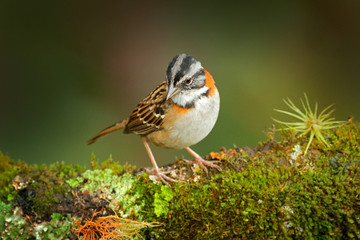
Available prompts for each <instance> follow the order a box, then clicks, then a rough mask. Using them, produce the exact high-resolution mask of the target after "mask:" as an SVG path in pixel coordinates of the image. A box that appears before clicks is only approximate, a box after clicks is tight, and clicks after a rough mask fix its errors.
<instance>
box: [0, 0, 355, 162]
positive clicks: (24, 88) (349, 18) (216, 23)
mask: <svg viewBox="0 0 360 240" xmlns="http://www.w3.org/2000/svg"><path fill="white" fill-rule="evenodd" d="M234 2H235V1H234ZM359 12H360V2H359V1H265V0H263V1H247V2H245V1H244V2H242V3H240V2H239V3H237V4H230V3H229V2H225V1H218V2H214V3H213V2H212V1H112V2H110V1H109V2H107V3H104V2H102V3H98V2H95V1H84V2H79V1H6V2H5V1H3V2H2V3H1V7H0V36H1V37H0V43H1V44H0V89H1V94H0V115H1V117H0V150H1V151H3V152H4V153H8V154H9V155H10V156H11V157H12V158H15V159H22V160H23V161H25V162H28V163H38V164H42V163H52V162H55V161H65V162H67V163H78V164H82V165H84V164H88V163H89V162H90V156H91V153H92V152H94V153H95V155H96V156H97V157H98V158H99V159H101V160H105V159H106V158H107V157H108V156H109V155H110V154H112V155H113V158H114V159H115V160H117V161H119V162H121V163H125V162H129V163H132V164H135V165H137V166H139V167H144V166H151V164H150V161H149V159H148V156H147V154H146V151H145V149H144V147H143V145H142V142H141V141H140V139H139V137H138V136H135V135H122V134H121V133H120V132H118V133H115V134H112V135H110V136H108V137H106V138H103V139H100V140H99V141H98V142H97V143H95V144H94V145H91V146H87V145H86V144H85V143H86V141H87V140H88V139H89V138H90V137H92V136H93V135H94V134H95V133H97V132H98V131H99V130H102V129H103V128H105V127H107V126H108V125H111V124H112V123H114V122H116V121H118V120H122V119H123V118H125V117H127V116H128V115H129V114H130V113H131V111H132V109H133V108H134V107H135V106H136V104H137V103H138V101H139V100H141V99H142V98H143V97H145V96H146V95H147V94H148V93H149V92H150V91H151V90H153V88H155V87H156V86H157V85H158V84H159V83H160V82H161V81H163V80H164V79H165V70H166V67H167V64H168V63H169V62H170V60H171V59H172V58H173V56H175V55H176V54H179V53H183V52H185V53H189V54H191V55H193V56H195V58H197V59H198V60H200V61H201V62H202V64H203V66H204V67H205V68H206V69H207V70H209V71H210V73H211V74H212V75H213V77H214V79H215V81H216V84H217V87H218V89H219V91H220V95H221V109H220V116H219V119H218V122H217V124H216V126H215V128H214V129H213V131H212V132H211V134H210V135H209V136H208V137H207V138H206V139H205V140H203V141H202V142H200V143H199V144H197V145H196V146H194V147H193V149H194V150H195V151H197V152H198V153H199V154H200V155H205V154H208V153H209V152H210V151H217V150H218V149H219V148H220V147H222V146H225V147H232V146H233V144H236V145H237V146H240V147H242V146H255V145H256V144H257V143H258V142H259V141H262V140H265V139H266V136H265V134H264V133H263V132H264V131H266V130H267V129H268V128H269V127H271V124H272V123H273V122H272V120H271V117H276V118H279V119H284V118H285V116H282V115H281V114H279V113H276V112H274V111H273V109H274V108H281V109H286V106H285V104H284V103H283V102H282V98H285V97H290V98H291V99H292V100H293V101H294V102H295V103H296V104H299V98H300V97H303V93H304V92H306V93H307V94H308V97H309V99H310V101H311V102H312V103H315V101H317V102H319V105H320V108H323V107H325V106H327V105H329V104H331V103H335V104H336V105H335V107H336V109H337V110H336V112H335V116H336V118H337V119H338V120H346V119H347V118H348V116H349V115H353V116H354V117H355V119H357V120H359V119H360V112H359V109H360V108H359V107H360V101H359V100H360V93H359V90H360V88H359V87H360V79H359V76H360V60H359V56H360V14H359ZM285 119H286V118H285ZM153 151H154V154H155V157H156V159H157V161H158V163H159V164H160V165H163V164H167V163H170V162H173V161H174V160H175V156H178V157H182V156H185V157H189V156H188V154H187V153H186V152H185V151H174V150H166V149H160V148H157V147H153Z"/></svg>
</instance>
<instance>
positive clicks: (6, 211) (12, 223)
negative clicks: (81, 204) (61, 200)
mask: <svg viewBox="0 0 360 240" xmlns="http://www.w3.org/2000/svg"><path fill="white" fill-rule="evenodd" d="M22 215H23V213H22V211H21V208H15V209H14V210H13V211H12V210H11V206H10V204H9V205H7V204H5V203H3V202H0V230H1V234H0V237H1V239H49V240H55V239H69V237H73V235H72V233H71V227H72V219H71V216H70V214H69V215H68V216H66V217H63V216H62V215H61V214H57V213H54V214H53V215H52V219H51V221H49V222H43V223H40V224H36V225H33V224H32V223H31V221H29V219H28V218H25V217H23V216H22Z"/></svg>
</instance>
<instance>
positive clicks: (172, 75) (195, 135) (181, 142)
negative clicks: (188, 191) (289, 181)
mask: <svg viewBox="0 0 360 240" xmlns="http://www.w3.org/2000/svg"><path fill="white" fill-rule="evenodd" d="M219 108H220V96H219V92H218V90H217V88H216V87H215V83H214V80H213V78H212V76H211V75H210V73H209V72H208V71H206V70H205V69H204V68H203V67H202V66H201V63H200V62H199V61H197V60H196V59H195V58H194V57H192V56H190V55H187V54H179V55H177V56H175V57H174V58H173V60H172V61H171V62H170V64H169V66H168V68H167V71H166V81H164V82H162V83H161V84H160V85H159V86H158V87H157V88H155V90H154V91H152V92H151V93H150V94H149V95H148V96H147V97H146V98H144V99H143V100H142V101H140V103H139V104H138V105H137V107H136V108H135V109H134V111H133V112H132V113H131V115H130V116H129V117H128V118H126V119H124V120H123V121H121V122H118V123H115V124H114V125H112V126H110V127H108V128H105V129H104V130H102V131H101V132H99V133H98V134H97V135H95V136H94V137H93V138H91V139H90V140H89V141H88V144H91V143H94V142H95V141H96V140H97V139H98V138H99V137H102V136H104V135H106V134H108V133H111V132H114V131H116V130H120V129H124V133H134V134H137V135H140V136H141V138H142V141H143V143H144V145H145V148H146V150H147V152H148V154H149V157H150V159H151V162H152V165H153V170H151V171H150V170H147V172H148V173H149V174H155V175H156V176H157V177H158V178H159V179H160V180H161V181H162V182H164V183H165V184H167V185H169V183H168V182H167V181H172V182H181V181H179V180H175V179H172V178H170V177H168V176H166V172H162V171H160V169H159V167H158V166H157V164H156V161H155V158H154V156H153V154H152V152H151V150H150V146H149V144H148V143H149V142H150V143H153V144H155V145H157V146H159V147H163V148H170V149H183V148H185V149H186V150H187V151H188V152H189V153H190V154H191V155H192V156H193V157H194V158H195V163H196V164H197V165H198V166H199V167H201V168H203V169H204V170H205V171H206V172H207V168H206V166H209V167H213V168H217V169H220V167H219V166H218V165H216V164H214V163H216V162H215V161H206V160H204V159H202V158H201V157H200V156H199V155H198V154H197V153H195V152H194V151H193V150H192V149H190V148H189V146H191V145H194V144H196V143H198V142H200V141H201V140H202V139H203V138H205V137H206V136H207V135H208V134H209V133H210V131H211V130H212V128H213V127H214V125H215V122H216V120H217V117H218V114H219ZM187 162H190V161H187ZM166 180H167V181H166Z"/></svg>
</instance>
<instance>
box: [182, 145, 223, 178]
mask: <svg viewBox="0 0 360 240" xmlns="http://www.w3.org/2000/svg"><path fill="white" fill-rule="evenodd" d="M185 150H186V151H188V152H189V153H190V154H191V155H192V156H193V157H194V158H195V161H189V160H185V161H186V162H187V163H194V162H195V163H196V164H197V165H199V167H201V168H202V169H204V170H205V172H208V170H207V168H206V166H209V167H212V168H216V169H217V170H221V168H220V167H219V166H218V165H216V164H214V163H219V162H220V161H206V160H204V159H203V158H202V157H200V156H199V155H198V154H197V153H196V152H194V151H193V150H192V149H191V148H189V147H187V148H185Z"/></svg>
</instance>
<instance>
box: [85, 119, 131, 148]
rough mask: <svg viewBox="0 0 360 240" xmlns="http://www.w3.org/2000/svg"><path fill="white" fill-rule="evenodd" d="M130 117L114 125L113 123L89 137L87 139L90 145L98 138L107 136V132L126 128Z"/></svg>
mask: <svg viewBox="0 0 360 240" xmlns="http://www.w3.org/2000/svg"><path fill="white" fill-rule="evenodd" d="M128 121H129V119H128V118H127V119H125V120H122V121H121V122H118V123H115V124H114V125H111V126H110V127H107V128H105V129H104V130H102V131H100V132H99V133H98V134H96V135H95V136H94V137H92V138H91V139H89V141H87V144H88V145H90V144H92V143H94V142H95V141H96V140H97V139H98V138H100V137H102V136H105V135H106V134H109V133H112V132H115V131H117V130H120V129H123V128H125V126H126V124H127V123H128Z"/></svg>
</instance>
